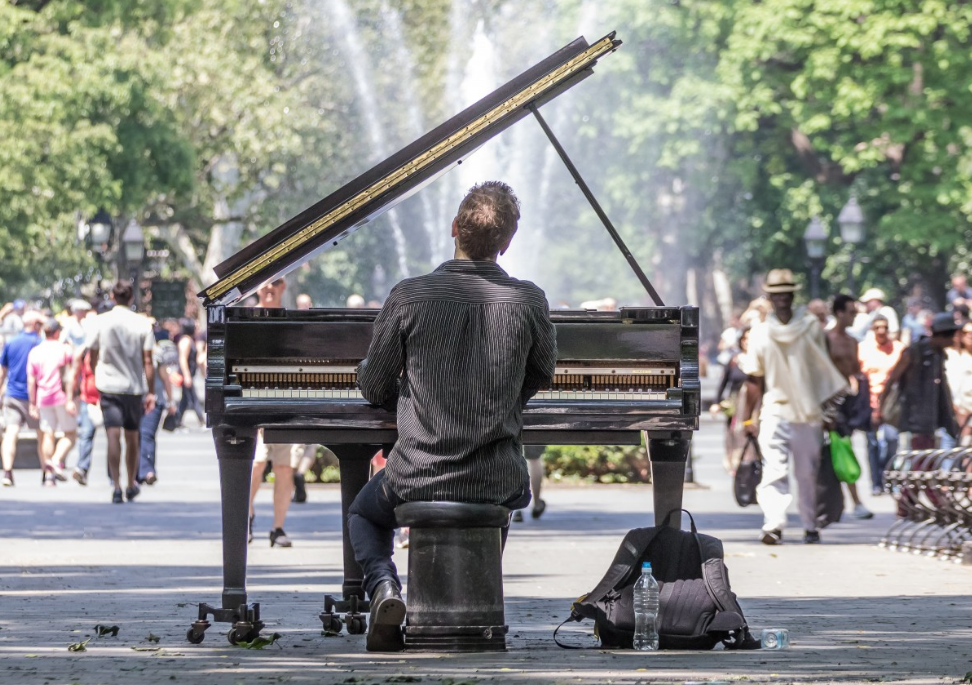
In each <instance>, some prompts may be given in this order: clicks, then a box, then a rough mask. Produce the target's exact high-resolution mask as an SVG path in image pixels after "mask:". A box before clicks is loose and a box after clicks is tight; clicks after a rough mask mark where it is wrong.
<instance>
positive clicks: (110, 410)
mask: <svg viewBox="0 0 972 685" xmlns="http://www.w3.org/2000/svg"><path fill="white" fill-rule="evenodd" d="M143 411H144V409H143V407H142V396H141V395H122V394H117V395H116V394H113V393H108V392H103V393H101V413H102V414H104V415H105V428H124V429H125V430H127V431H137V430H138V428H139V425H140V424H141V423H142V413H143Z"/></svg>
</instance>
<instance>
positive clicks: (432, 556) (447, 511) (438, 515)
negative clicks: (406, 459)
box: [395, 502, 510, 652]
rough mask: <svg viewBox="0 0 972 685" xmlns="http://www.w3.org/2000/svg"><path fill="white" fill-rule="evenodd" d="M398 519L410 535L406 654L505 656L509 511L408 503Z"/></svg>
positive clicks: (397, 514) (489, 506) (479, 506)
mask: <svg viewBox="0 0 972 685" xmlns="http://www.w3.org/2000/svg"><path fill="white" fill-rule="evenodd" d="M395 517H396V518H397V519H398V525H400V526H408V527H409V528H410V531H409V536H408V595H407V597H406V604H407V607H408V609H407V614H406V619H405V649H406V650H414V651H429V652H494V651H495V652H502V651H505V650H506V633H507V631H508V630H509V626H507V625H506V614H505V611H504V608H503V551H502V538H501V534H500V529H501V528H502V527H503V526H505V525H507V523H508V522H509V518H510V511H509V509H506V508H505V507H500V506H496V505H494V504H463V503H460V502H408V503H406V504H402V505H399V506H398V507H396V508H395Z"/></svg>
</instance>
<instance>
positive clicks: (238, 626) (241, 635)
mask: <svg viewBox="0 0 972 685" xmlns="http://www.w3.org/2000/svg"><path fill="white" fill-rule="evenodd" d="M261 628H263V623H262V622H260V623H257V624H253V623H247V622H246V621H240V622H239V623H234V624H233V627H232V628H231V629H230V631H229V632H228V633H226V639H227V640H228V641H229V643H230V644H231V645H237V644H239V643H240V642H252V641H253V640H255V639H257V638H258V637H260V629H261Z"/></svg>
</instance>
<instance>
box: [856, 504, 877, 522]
mask: <svg viewBox="0 0 972 685" xmlns="http://www.w3.org/2000/svg"><path fill="white" fill-rule="evenodd" d="M853 516H854V518H856V519H872V518H874V514H873V513H872V512H871V511H870V510H869V509H868V508H867V507H865V506H864V505H863V504H858V505H856V506H855V507H854V514H853Z"/></svg>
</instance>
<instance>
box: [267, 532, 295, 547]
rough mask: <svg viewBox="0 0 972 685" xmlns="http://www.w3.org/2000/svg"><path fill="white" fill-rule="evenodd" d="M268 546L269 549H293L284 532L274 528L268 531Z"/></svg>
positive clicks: (292, 544)
mask: <svg viewBox="0 0 972 685" xmlns="http://www.w3.org/2000/svg"><path fill="white" fill-rule="evenodd" d="M270 546H271V547H293V546H294V543H292V542H291V541H290V538H288V537H287V534H286V533H285V532H284V529H283V528H276V529H274V530H271V531H270Z"/></svg>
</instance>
